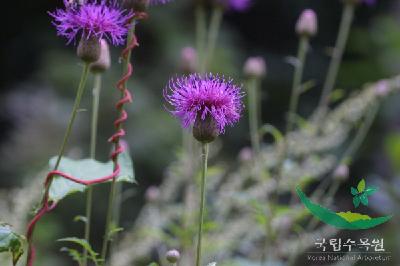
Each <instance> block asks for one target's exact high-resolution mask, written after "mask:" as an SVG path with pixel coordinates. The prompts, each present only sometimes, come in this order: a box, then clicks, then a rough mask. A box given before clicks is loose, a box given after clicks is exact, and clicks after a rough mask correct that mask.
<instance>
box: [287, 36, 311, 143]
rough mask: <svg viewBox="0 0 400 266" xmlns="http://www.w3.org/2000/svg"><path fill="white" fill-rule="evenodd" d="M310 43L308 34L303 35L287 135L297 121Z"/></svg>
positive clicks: (298, 53)
mask: <svg viewBox="0 0 400 266" xmlns="http://www.w3.org/2000/svg"><path fill="white" fill-rule="evenodd" d="M308 45H309V38H308V37H307V36H303V37H301V38H300V44H299V49H298V52H297V63H296V68H295V71H294V77H293V83H292V95H291V97H290V105H289V115H288V119H287V122H286V135H287V134H288V133H290V132H291V131H292V130H293V126H294V123H295V116H296V112H297V107H298V104H299V96H300V93H301V82H302V79H303V73H304V65H305V62H306V55H307V50H308Z"/></svg>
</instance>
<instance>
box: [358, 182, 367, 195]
mask: <svg viewBox="0 0 400 266" xmlns="http://www.w3.org/2000/svg"><path fill="white" fill-rule="evenodd" d="M357 190H358V193H361V192H363V191H364V190H365V180H364V179H361V181H360V182H359V183H358V185H357Z"/></svg>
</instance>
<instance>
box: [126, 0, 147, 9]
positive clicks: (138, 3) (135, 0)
mask: <svg viewBox="0 0 400 266" xmlns="http://www.w3.org/2000/svg"><path fill="white" fill-rule="evenodd" d="M149 5H150V0H123V1H122V6H123V7H124V8H126V9H132V10H133V11H135V12H146V11H147V8H148V7H149Z"/></svg>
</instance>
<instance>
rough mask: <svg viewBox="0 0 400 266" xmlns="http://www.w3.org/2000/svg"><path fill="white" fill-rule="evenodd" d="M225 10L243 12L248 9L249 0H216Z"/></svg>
mask: <svg viewBox="0 0 400 266" xmlns="http://www.w3.org/2000/svg"><path fill="white" fill-rule="evenodd" d="M217 1H218V2H219V3H220V4H222V5H223V6H225V7H226V8H227V9H231V10H234V11H245V10H247V9H248V8H249V7H250V4H251V0H217Z"/></svg>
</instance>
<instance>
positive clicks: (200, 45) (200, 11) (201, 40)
mask: <svg viewBox="0 0 400 266" xmlns="http://www.w3.org/2000/svg"><path fill="white" fill-rule="evenodd" d="M195 16H196V49H197V54H198V70H199V71H200V72H201V73H203V72H202V68H203V66H204V65H205V63H203V61H204V60H205V55H204V53H205V46H206V45H205V43H206V35H207V23H206V12H205V9H204V6H203V4H201V3H199V4H198V5H197V7H196V15H195Z"/></svg>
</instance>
